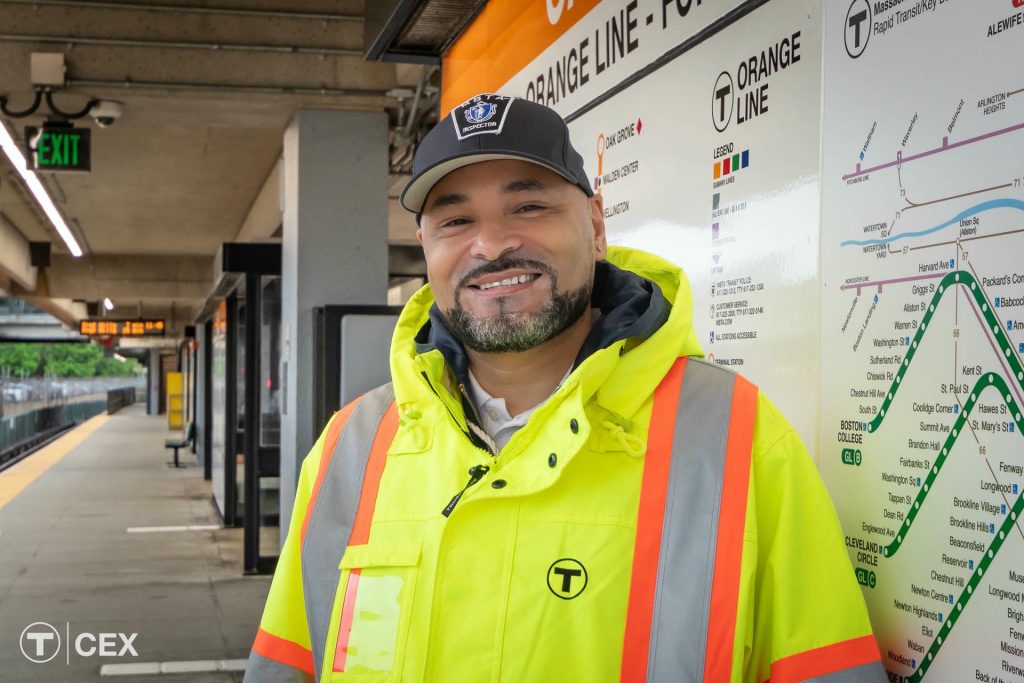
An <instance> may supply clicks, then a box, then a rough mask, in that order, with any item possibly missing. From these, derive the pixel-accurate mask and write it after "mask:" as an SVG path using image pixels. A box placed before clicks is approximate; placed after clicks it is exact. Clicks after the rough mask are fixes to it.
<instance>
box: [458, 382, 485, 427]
mask: <svg viewBox="0 0 1024 683" xmlns="http://www.w3.org/2000/svg"><path fill="white" fill-rule="evenodd" d="M459 391H460V392H461V393H462V397H463V398H464V399H466V403H468V404H469V407H470V409H472V411H473V418H474V419H475V420H476V423H477V425H479V426H481V427H482V426H483V424H484V421H483V420H481V419H480V413H478V412H477V410H476V404H475V403H473V399H472V398H470V396H469V392H468V391H466V385H465V384H463V383H462V382H459Z"/></svg>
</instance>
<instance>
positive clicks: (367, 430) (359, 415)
mask: <svg viewBox="0 0 1024 683" xmlns="http://www.w3.org/2000/svg"><path fill="white" fill-rule="evenodd" d="M392 400H394V392H393V391H392V388H391V384H390V383H389V384H385V385H384V386H382V387H378V388H377V389H374V390H373V391H371V392H369V393H367V394H366V395H364V396H363V398H362V399H360V401H359V403H358V405H356V407H355V410H353V411H352V414H351V415H350V416H349V418H348V422H347V423H346V424H345V428H344V429H343V430H342V432H341V436H340V437H339V438H338V443H337V445H336V446H335V447H334V455H333V456H332V457H331V462H330V464H329V465H328V468H327V472H326V473H325V475H324V477H323V480H322V481H321V483H320V490H319V492H318V493H317V497H316V502H314V503H313V510H312V512H310V517H309V524H308V525H307V527H306V538H305V541H304V542H303V544H302V592H303V595H304V597H305V601H306V620H307V622H308V624H309V642H310V644H311V646H312V650H313V667H314V669H315V671H316V680H320V677H321V673H322V672H321V671H320V667H321V665H322V664H323V659H324V649H325V648H326V646H327V631H328V630H329V629H330V626H331V624H330V620H331V608H332V607H333V606H334V596H335V593H336V592H337V590H338V579H339V577H340V572H339V570H338V565H339V564H340V563H341V556H342V555H343V554H344V553H345V546H346V545H347V543H348V539H349V536H351V534H352V525H353V524H354V523H355V518H356V510H357V508H358V507H359V494H360V492H361V491H362V488H363V475H364V474H365V473H366V462H367V461H368V460H369V459H370V450H371V449H372V448H373V439H374V437H375V436H376V435H377V427H378V426H379V425H380V421H381V419H382V418H383V417H384V413H385V412H387V409H388V406H390V405H391V402H392Z"/></svg>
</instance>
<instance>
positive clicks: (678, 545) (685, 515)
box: [647, 358, 736, 683]
mask: <svg viewBox="0 0 1024 683" xmlns="http://www.w3.org/2000/svg"><path fill="white" fill-rule="evenodd" d="M735 381H736V376H735V375H733V374H732V373H730V372H728V371H726V370H722V369H721V368H718V367H715V366H714V365H711V364H709V363H705V362H703V361H699V360H696V359H694V358H690V359H689V360H687V362H686V370H685V372H684V373H683V386H682V389H681V390H680V392H679V406H678V409H677V411H676V425H675V434H674V435H673V437H672V454H671V458H672V461H671V464H670V466H669V475H668V489H667V491H666V494H665V517H664V522H663V526H662V531H661V552H660V555H659V561H658V578H657V582H656V583H655V589H654V610H653V612H652V615H651V641H650V650H649V652H648V658H647V680H648V681H651V682H652V683H662V682H665V683H668V682H669V681H671V682H672V683H679V682H680V681H700V680H701V679H702V677H703V676H704V648H705V645H706V643H707V631H708V613H709V609H710V605H711V578H712V575H713V571H714V563H715V540H716V538H717V536H718V534H717V532H718V507H719V501H720V500H721V497H722V477H723V473H724V470H725V446H726V439H727V437H728V436H729V418H730V416H731V414H732V394H733V387H734V385H735Z"/></svg>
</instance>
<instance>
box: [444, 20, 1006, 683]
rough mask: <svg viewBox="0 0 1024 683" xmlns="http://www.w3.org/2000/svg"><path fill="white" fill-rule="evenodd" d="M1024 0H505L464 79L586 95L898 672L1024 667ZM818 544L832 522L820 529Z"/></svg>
mask: <svg viewBox="0 0 1024 683" xmlns="http://www.w3.org/2000/svg"><path fill="white" fill-rule="evenodd" d="M1021 5H1024V0H876V1H874V2H869V1H868V0H826V1H825V2H822V1H821V0H769V1H767V2H764V1H762V0H754V1H751V2H741V1H739V0H721V1H720V2H714V1H712V0H703V2H701V0H604V1H603V2H599V1H597V0H575V2H573V1H571V0H530V1H529V2H521V1H519V0H491V1H490V2H489V3H488V4H487V7H485V8H484V10H483V12H482V13H481V14H480V16H479V17H478V19H477V20H476V21H475V23H474V25H473V26H471V27H470V29H469V30H468V31H467V32H466V34H464V37H463V38H460V41H459V43H457V44H456V45H455V46H454V47H453V50H452V52H451V53H449V55H447V56H446V58H445V60H446V61H445V74H444V77H445V86H444V90H445V92H444V96H445V101H446V102H447V103H448V106H455V105H457V104H458V103H459V102H462V101H464V100H465V99H467V98H468V97H470V96H472V95H473V94H475V93H477V92H495V93H499V94H502V95H516V96H519V97H527V98H530V99H536V100H540V101H543V102H545V103H546V104H549V105H551V106H553V107H554V108H555V109H556V110H557V111H559V113H561V114H562V115H563V116H566V117H567V118H568V120H569V127H570V131H571V134H572V137H573V141H574V143H575V145H576V147H577V149H578V150H579V151H580V153H581V154H582V155H583V157H584V161H585V165H586V168H587V171H588V173H589V174H590V175H591V176H592V181H593V185H594V187H595V190H596V191H597V192H599V193H600V194H601V195H602V197H603V201H604V209H605V221H606V225H607V229H608V236H609V240H610V241H611V242H612V243H614V244H620V245H625V246H633V247H638V248H641V249H645V250H647V251H650V252H653V253H656V254H659V255H661V256H662V257H664V258H667V259H668V260H670V261H673V262H675V263H678V264H679V265H681V266H682V267H683V268H684V270H685V271H686V273H687V276H688V278H689V281H690V285H691V288H692V292H693V300H694V307H693V322H694V327H695V329H696V331H697V334H698V336H699V338H700V339H701V342H702V344H703V346H704V350H705V352H706V354H707V355H708V358H709V359H710V360H712V361H713V362H715V363H718V364H720V365H726V366H728V367H730V368H731V369H734V370H737V371H739V372H742V373H743V374H744V375H746V376H748V377H750V378H751V379H752V380H753V381H755V382H757V383H758V384H759V385H760V386H761V387H762V389H763V390H764V391H765V393H766V395H768V396H770V397H771V398H772V400H774V401H775V402H776V403H777V404H778V405H779V406H780V408H781V409H782V411H783V412H784V413H785V414H786V415H787V417H789V418H790V420H791V421H792V422H793V424H794V426H795V427H796V429H797V431H798V432H799V433H800V435H801V436H802V438H803V439H804V441H805V442H806V444H807V445H808V447H809V450H810V451H811V453H812V454H813V456H814V458H815V461H816V463H817V465H818V468H819V470H820V471H821V473H822V476H823V478H824V480H825V483H826V484H827V486H828V487H829V490H830V492H831V493H832V496H833V499H834V500H835V502H836V507H837V510H838V513H839V516H840V520H841V522H842V525H843V529H844V532H845V535H846V543H847V546H848V550H849V553H850V559H851V562H852V564H853V571H854V572H855V573H856V576H857V579H858V580H859V582H860V584H861V586H862V589H863V592H864V595H865V598H866V601H867V605H868V609H869V611H870V614H871V620H872V624H873V626H874V629H875V633H876V636H877V639H878V643H879V646H880V649H881V655H882V662H883V664H884V665H885V667H886V669H887V671H888V674H889V677H890V679H891V680H892V681H897V682H903V681H913V682H916V681H921V680H927V681H928V682H929V683H931V682H933V681H934V682H935V683H964V682H969V681H985V682H988V683H1011V682H1012V683H1024V524H1022V523H1021V520H1020V517H1021V516H1022V515H1024V419H1022V409H1024V363H1022V357H1024V187H1022V185H1024V69H1022V66H1024V7H1021ZM808 552H813V549H808Z"/></svg>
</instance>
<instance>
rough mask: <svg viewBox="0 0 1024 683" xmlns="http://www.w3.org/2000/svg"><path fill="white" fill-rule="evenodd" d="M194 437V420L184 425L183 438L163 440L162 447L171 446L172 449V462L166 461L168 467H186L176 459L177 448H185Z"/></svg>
mask: <svg viewBox="0 0 1024 683" xmlns="http://www.w3.org/2000/svg"><path fill="white" fill-rule="evenodd" d="M195 438H196V424H195V423H194V422H189V423H188V426H187V427H185V438H183V439H167V440H166V441H164V448H173V449H174V462H168V463H167V466H168V467H188V465H183V464H182V463H181V462H179V460H178V449H179V448H187V447H188V446H190V445H191V444H192V440H193V439H195Z"/></svg>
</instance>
